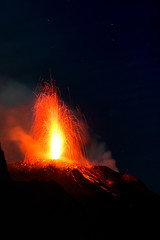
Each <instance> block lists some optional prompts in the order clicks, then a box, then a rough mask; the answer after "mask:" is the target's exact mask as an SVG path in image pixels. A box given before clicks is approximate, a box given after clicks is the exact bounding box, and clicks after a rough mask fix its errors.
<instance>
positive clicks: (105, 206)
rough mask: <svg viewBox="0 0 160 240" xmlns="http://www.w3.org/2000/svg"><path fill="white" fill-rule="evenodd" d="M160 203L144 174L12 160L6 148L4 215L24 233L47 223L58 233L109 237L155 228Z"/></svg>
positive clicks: (0, 204) (1, 189)
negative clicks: (139, 176) (141, 178)
mask: <svg viewBox="0 0 160 240" xmlns="http://www.w3.org/2000/svg"><path fill="white" fill-rule="evenodd" d="M159 203H160V201H159V196H158V195H156V194H154V193H153V192H151V191H150V190H149V189H147V188H146V187H145V185H144V184H143V183H142V182H140V181H139V180H138V179H136V178H134V177H133V176H131V175H128V174H121V173H117V172H114V171H112V170H111V169H109V168H107V167H105V166H93V167H90V168H86V167H78V168H58V167H56V166H51V165H48V166H46V167H43V168H42V167H32V168H29V167H28V166H24V165H23V164H22V163H16V164H8V166H7V165H6V161H5V158H4V154H3V151H2V150H1V152H0V212H1V214H0V215H1V220H2V219H3V223H5V224H4V225H6V226H9V229H11V227H13V226H14V230H15V229H17V231H19V229H23V232H24V233H23V234H24V236H25V235H26V234H28V233H29V232H30V231H31V229H32V230H33V229H34V231H35V232H36V236H37V234H40V235H41V232H42V231H43V230H44V229H47V230H46V234H47V233H48V232H49V231H51V232H52V233H53V235H55V234H58V236H59V237H56V238H55V239H57V238H58V239H61V236H64V235H65V238H66V237H70V238H73V239H107V236H108V234H110V233H111V234H112V235H113V236H115V235H116V234H121V233H123V234H126V233H127V232H128V231H131V232H130V235H133V234H134V233H135V232H137V234H138V231H139V230H141V231H142V232H143V231H144V233H148V231H149V230H151V229H153V230H151V231H152V234H154V233H155V229H157V227H156V226H157V225H156V224H157V223H158V221H159V220H158V219H159ZM1 227H2V226H1ZM143 228H144V230H142V229H143ZM118 229H121V230H118ZM119 231H120V232H119ZM123 234H122V235H123ZM52 238H53V237H52ZM63 238H64V237H63Z"/></svg>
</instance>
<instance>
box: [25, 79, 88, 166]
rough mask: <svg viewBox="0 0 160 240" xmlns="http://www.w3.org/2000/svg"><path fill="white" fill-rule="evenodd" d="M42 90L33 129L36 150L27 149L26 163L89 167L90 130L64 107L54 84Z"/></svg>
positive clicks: (76, 114) (78, 116)
mask: <svg viewBox="0 0 160 240" xmlns="http://www.w3.org/2000/svg"><path fill="white" fill-rule="evenodd" d="M39 90H40V92H39V94H38V95H37V99H36V103H35V105H34V109H33V112H34V115H33V117H34V121H33V127H32V130H31V136H32V140H33V141H32V142H33V145H34V148H32V149H34V150H33V151H32V149H31V148H30V147H29V148H28V149H27V148H26V157H25V162H28V163H30V164H34V163H37V162H39V163H53V162H54V163H55V162H59V163H60V162H63V163H67V164H75V163H76V164H83V163H85V164H86V150H85V146H86V142H87V129H86V124H84V121H83V120H82V117H81V115H80V114H78V113H77V112H76V113H75V112H73V111H72V110H71V109H70V108H69V107H67V106H66V105H65V104H64V102H63V101H62V99H61V97H60V92H59V90H58V88H57V87H56V86H55V85H54V84H53V83H52V82H51V83H48V82H45V83H44V86H42V85H41V86H40V87H39Z"/></svg>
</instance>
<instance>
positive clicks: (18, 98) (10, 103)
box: [0, 76, 33, 162]
mask: <svg viewBox="0 0 160 240" xmlns="http://www.w3.org/2000/svg"><path fill="white" fill-rule="evenodd" d="M32 101H33V93H32V91H31V90H30V89H29V88H28V87H27V86H25V85H24V84H22V83H20V82H18V81H16V80H14V79H9V78H7V77H2V76H0V116H1V118H0V142H1V143H2V147H3V150H4V152H5V157H6V160H7V162H17V161H21V160H23V159H24V155H23V153H22V151H21V150H20V149H19V147H18V144H17V142H16V141H13V140H12V139H11V136H10V132H11V131H12V129H13V128H15V127H17V126H18V127H20V128H22V129H24V131H26V132H28V131H29V129H30V126H31V119H32V116H31V103H32Z"/></svg>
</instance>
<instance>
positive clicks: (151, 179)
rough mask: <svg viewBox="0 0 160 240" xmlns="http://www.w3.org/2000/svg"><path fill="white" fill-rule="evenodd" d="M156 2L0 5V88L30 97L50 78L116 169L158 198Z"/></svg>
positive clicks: (66, 0) (159, 36) (159, 35)
mask: <svg viewBox="0 0 160 240" xmlns="http://www.w3.org/2000/svg"><path fill="white" fill-rule="evenodd" d="M157 2H158V1H154V0H152V1H147V0H146V1H141V0H139V1H136V0H134V1H131V0H130V1H118V0H117V1H114V0H113V1H87V0H85V1H83V0H81V1H79V0H76V1H73V0H63V1H61V0H57V1H54V0H52V1H51V0H50V1H49V0H45V1H40V0H39V1H37V0H35V1H33V0H27V1H12V0H2V1H1V7H0V33H1V34H0V35H1V37H0V81H1V82H0V87H2V86H3V84H4V82H6V81H11V80H12V81H16V82H17V84H23V86H24V90H25V91H26V88H27V89H30V90H31V91H33V90H34V89H35V87H36V85H37V82H38V81H39V79H40V78H45V79H48V78H49V76H50V72H51V73H52V76H53V77H54V79H56V83H57V85H58V86H59V87H60V89H61V93H62V97H63V99H65V100H66V101H67V99H68V98H69V97H68V95H69V93H68V88H69V92H70V98H71V102H72V104H73V106H79V108H80V109H81V111H82V112H83V113H84V115H85V117H86V119H87V121H88V124H89V126H90V127H91V128H92V129H93V130H94V131H95V132H96V133H97V134H98V135H99V136H100V137H101V141H102V142H103V141H104V142H106V146H107V148H108V149H110V150H111V151H112V155H113V157H114V158H115V159H116V161H117V166H118V168H119V170H120V171H121V172H127V173H130V174H132V175H134V176H135V177H138V178H139V179H140V180H142V181H143V182H144V183H145V184H146V185H147V186H148V187H149V189H151V190H153V191H154V192H158V193H160V188H159V183H160V174H159V168H160V151H159V149H160V94H159V88H160V3H159V4H158V3H157ZM6 79H7V80H6ZM8 79H9V80H8ZM15 88H16V87H15ZM27 91H28V90H27ZM28 96H30V93H28ZM12 98H14V96H12ZM15 98H16V96H15ZM0 100H1V103H2V102H3V101H2V96H0ZM13 102H14V101H12V103H13Z"/></svg>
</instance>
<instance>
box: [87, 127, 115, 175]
mask: <svg viewBox="0 0 160 240" xmlns="http://www.w3.org/2000/svg"><path fill="white" fill-rule="evenodd" d="M90 135H91V139H90V141H89V143H88V146H87V152H88V158H89V162H90V164H91V165H103V166H107V167H109V168H111V169H112V170H114V171H115V172H119V169H118V167H117V165H116V160H115V159H114V158H113V157H112V153H111V151H110V150H109V149H107V148H106V143H105V142H103V141H101V138H100V136H99V135H97V134H95V133H94V131H93V130H92V129H91V130H90Z"/></svg>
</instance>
